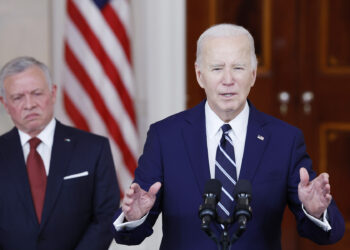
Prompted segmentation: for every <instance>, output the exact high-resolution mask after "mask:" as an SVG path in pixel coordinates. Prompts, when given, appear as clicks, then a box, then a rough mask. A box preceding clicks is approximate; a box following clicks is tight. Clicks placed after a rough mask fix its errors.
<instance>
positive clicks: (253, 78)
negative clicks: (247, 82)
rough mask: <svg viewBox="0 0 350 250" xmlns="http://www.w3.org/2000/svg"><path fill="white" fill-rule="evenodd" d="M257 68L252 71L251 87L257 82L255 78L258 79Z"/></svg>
mask: <svg viewBox="0 0 350 250" xmlns="http://www.w3.org/2000/svg"><path fill="white" fill-rule="evenodd" d="M256 71H257V70H256V69H254V70H253V71H252V83H251V87H253V86H254V84H255V80H256Z"/></svg>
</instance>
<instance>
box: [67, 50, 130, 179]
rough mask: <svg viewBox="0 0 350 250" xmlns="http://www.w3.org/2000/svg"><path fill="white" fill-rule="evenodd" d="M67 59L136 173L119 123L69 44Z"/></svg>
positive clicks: (125, 161) (124, 158)
mask: <svg viewBox="0 0 350 250" xmlns="http://www.w3.org/2000/svg"><path fill="white" fill-rule="evenodd" d="M65 59H66V62H67V65H68V66H69V67H70V69H71V71H72V72H73V74H74V75H75V76H76V78H77V79H78V80H79V82H80V84H81V85H82V87H83V88H84V89H85V91H86V92H87V94H88V95H89V96H90V99H91V100H92V102H93V104H94V106H95V108H96V110H97V111H98V113H99V114H100V117H101V118H102V119H103V121H104V123H105V125H106V127H107V129H108V131H109V133H110V135H111V136H112V138H113V140H114V141H115V142H116V143H117V145H118V146H119V149H120V151H121V153H122V156H123V160H124V163H125V165H126V166H127V168H128V169H129V171H130V173H134V170H135V169H136V160H135V159H134V157H133V155H132V153H131V152H130V150H129V147H128V146H127V144H126V143H125V140H124V137H123V135H122V133H121V131H120V128H119V126H118V124H117V122H116V121H115V120H114V118H113V116H112V115H111V113H110V112H109V110H108V108H107V107H106V106H105V103H104V101H103V98H102V97H101V95H100V94H99V92H98V90H97V89H96V88H95V86H94V84H93V83H92V81H91V79H90V77H89V76H88V74H87V73H86V70H85V69H84V68H83V67H82V65H81V64H80V62H79V61H78V60H77V58H76V57H75V56H74V54H73V52H72V51H71V49H70V47H69V45H68V44H67V43H66V44H65Z"/></svg>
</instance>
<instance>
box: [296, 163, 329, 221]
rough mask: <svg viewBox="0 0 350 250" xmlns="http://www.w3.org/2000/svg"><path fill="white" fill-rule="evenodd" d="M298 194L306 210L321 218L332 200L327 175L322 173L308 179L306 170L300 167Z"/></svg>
mask: <svg viewBox="0 0 350 250" xmlns="http://www.w3.org/2000/svg"><path fill="white" fill-rule="evenodd" d="M298 195H299V200H300V201H301V202H302V203H303V205H304V208H305V209H306V211H307V212H308V213H309V214H310V215H312V216H314V217H316V218H321V216H322V214H323V213H324V212H325V211H326V209H327V207H328V206H329V204H330V203H331V200H332V196H331V186H330V185H329V175H328V174H327V173H322V174H320V175H319V176H317V177H316V178H315V179H313V180H312V181H309V174H308V172H307V170H306V169H305V168H301V169H300V183H299V185H298Z"/></svg>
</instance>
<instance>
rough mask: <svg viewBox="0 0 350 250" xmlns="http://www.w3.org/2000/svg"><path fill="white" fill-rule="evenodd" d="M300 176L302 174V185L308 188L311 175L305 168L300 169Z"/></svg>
mask: <svg viewBox="0 0 350 250" xmlns="http://www.w3.org/2000/svg"><path fill="white" fill-rule="evenodd" d="M299 174H300V185H301V186H307V184H308V183H309V173H308V172H307V170H306V169H305V168H300V170H299Z"/></svg>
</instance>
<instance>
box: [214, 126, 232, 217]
mask: <svg viewBox="0 0 350 250" xmlns="http://www.w3.org/2000/svg"><path fill="white" fill-rule="evenodd" d="M221 129H222V137H221V140H220V143H219V145H218V148H217V150H216V160H215V179H218V180H219V181H220V182H221V184H222V189H221V190H222V192H221V199H220V201H219V203H218V207H217V212H218V215H219V216H220V217H222V218H223V219H227V218H228V217H229V216H232V213H233V209H234V198H233V189H234V187H235V185H236V182H237V171H236V160H235V151H234V147H233V142H232V139H231V138H230V136H229V135H228V133H229V131H230V130H231V126H230V125H229V124H224V125H222V127H221Z"/></svg>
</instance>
